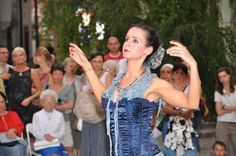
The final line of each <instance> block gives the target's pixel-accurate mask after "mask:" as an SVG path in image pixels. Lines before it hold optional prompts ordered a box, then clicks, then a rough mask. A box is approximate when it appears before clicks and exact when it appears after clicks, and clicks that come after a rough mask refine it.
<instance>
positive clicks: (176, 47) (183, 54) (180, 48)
mask: <svg viewBox="0 0 236 156" xmlns="http://www.w3.org/2000/svg"><path fill="white" fill-rule="evenodd" d="M170 43H171V44H172V45H173V46H172V47H170V48H168V49H167V50H166V52H167V54H169V55H170V56H175V57H180V58H181V59H182V60H183V61H185V62H186V63H187V64H189V65H190V64H191V63H193V62H195V59H194V58H193V56H192V55H191V54H190V52H189V51H188V49H187V48H186V47H185V46H184V45H183V44H181V43H180V42H178V41H173V40H172V41H170Z"/></svg>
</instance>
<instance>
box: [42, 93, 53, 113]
mask: <svg viewBox="0 0 236 156" xmlns="http://www.w3.org/2000/svg"><path fill="white" fill-rule="evenodd" d="M41 103H42V106H43V107H44V109H45V110H46V111H48V112H49V111H52V110H53V108H54V106H55V100H54V99H53V97H52V96H47V97H45V98H44V99H43V100H42V101H41Z"/></svg>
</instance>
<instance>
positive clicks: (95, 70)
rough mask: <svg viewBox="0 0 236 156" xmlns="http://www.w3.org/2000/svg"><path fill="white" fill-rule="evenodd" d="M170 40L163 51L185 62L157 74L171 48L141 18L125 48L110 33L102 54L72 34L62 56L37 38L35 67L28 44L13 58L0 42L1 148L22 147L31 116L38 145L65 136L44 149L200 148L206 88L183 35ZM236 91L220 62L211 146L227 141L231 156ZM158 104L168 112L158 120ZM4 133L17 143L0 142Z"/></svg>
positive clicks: (131, 154)
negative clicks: (87, 50)
mask: <svg viewBox="0 0 236 156" xmlns="http://www.w3.org/2000/svg"><path fill="white" fill-rule="evenodd" d="M170 44H172V46H171V47H170V48H168V49H167V50H166V53H167V54H169V55H170V56H173V57H179V58H180V60H181V62H176V63H172V64H164V65H162V66H161V68H160V78H159V77H158V76H157V75H156V74H153V73H151V71H152V70H151V69H157V67H159V66H160V65H161V60H162V58H163V55H164V52H165V50H164V49H163V48H162V47H161V44H160V41H159V37H158V35H157V33H156V32H155V31H154V29H153V28H151V27H149V26H147V25H145V24H135V25H133V26H131V28H130V29H129V30H128V32H127V34H126V37H125V41H124V44H123V47H122V50H121V49H120V47H121V46H120V42H119V40H118V38H117V37H115V36H111V37H109V38H108V40H107V48H108V50H109V51H108V52H107V53H106V55H103V54H102V53H93V54H92V55H91V56H90V57H88V58H87V57H86V56H85V54H84V53H83V51H82V50H81V49H80V48H79V47H78V46H77V45H76V44H73V43H71V44H70V47H69V56H70V57H68V58H66V59H65V60H64V61H63V62H62V63H59V62H58V61H57V60H56V59H55V58H56V57H55V56H53V55H52V54H50V52H49V51H48V49H47V48H45V47H39V48H38V49H37V50H36V51H35V52H34V54H33V60H34V63H35V64H36V65H37V67H29V66H27V59H26V58H27V56H26V52H25V50H24V48H22V47H16V48H15V49H14V50H13V51H12V53H11V57H12V60H13V65H9V64H7V61H8V58H9V51H8V49H7V47H6V46H0V77H1V79H0V80H1V81H0V86H1V92H0V116H1V118H0V151H1V152H0V156H2V155H12V156H17V155H18V156H25V155H26V152H27V143H26V142H25V141H24V140H25V138H24V136H25V126H26V125H27V124H32V127H31V128H30V133H31V134H32V136H31V141H32V145H34V144H36V143H37V142H40V141H46V142H57V141H59V143H60V144H59V145H57V146H54V147H46V148H45V149H40V150H35V152H36V153H39V154H41V155H43V156H49V155H58V156H80V155H81V156H108V155H114V156H125V155H127V156H138V155H140V156H141V155H142V156H145V155H153V156H154V155H157V156H162V155H165V156H182V155H183V156H194V155H199V152H200V144H199V131H200V124H201V121H202V113H201V110H200V109H201V108H200V107H199V101H200V97H201V96H202V95H201V92H202V91H201V86H200V85H201V82H200V78H199V74H198V69H197V62H196V61H195V59H194V58H193V57H192V55H191V53H190V52H189V51H188V49H187V48H186V47H185V46H184V45H182V44H181V43H179V42H177V41H171V42H170ZM79 69H80V71H79V73H81V74H80V75H77V73H78V70H79ZM235 92H236V91H235V84H234V81H233V75H232V74H231V72H230V70H229V69H228V68H220V69H219V70H218V71H217V73H216V89H215V103H216V104H215V105H216V112H217V115H218V118H217V126H216V129H217V130H216V140H217V141H216V142H215V144H214V145H213V148H212V155H215V156H226V150H228V151H227V152H228V155H229V156H231V155H235V154H236V149H235V148H236V142H235V141H236V138H235V137H236V134H235V133H236V120H235V119H236V105H235V102H236V95H235ZM85 97H86V98H85ZM160 112H161V113H160ZM159 114H162V116H163V119H162V121H161V124H159V125H158V124H156V123H159V122H156V119H157V118H158V116H159ZM155 129H159V131H161V132H162V136H161V140H162V141H161V146H160V145H158V142H157V139H156V138H154V137H153V131H154V130H155ZM4 140H7V141H6V142H8V143H12V145H10V144H2V143H4V142H3V141H4ZM226 147H227V148H226ZM32 149H34V147H32ZM219 153H220V154H219Z"/></svg>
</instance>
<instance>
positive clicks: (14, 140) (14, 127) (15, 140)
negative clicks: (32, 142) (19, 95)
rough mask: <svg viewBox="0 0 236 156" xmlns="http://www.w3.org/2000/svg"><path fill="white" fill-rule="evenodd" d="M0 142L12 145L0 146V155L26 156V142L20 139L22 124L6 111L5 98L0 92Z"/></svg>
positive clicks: (13, 113)
mask: <svg viewBox="0 0 236 156" xmlns="http://www.w3.org/2000/svg"><path fill="white" fill-rule="evenodd" d="M0 116H1V118H0V142H1V143H6V142H10V144H12V145H11V146H9V145H3V144H0V151H1V152H0V153H1V154H0V155H4V156H26V155H27V151H26V142H25V141H24V140H23V139H22V138H20V137H21V133H22V131H23V129H24V125H23V122H22V121H21V119H20V118H19V116H18V115H17V113H16V112H13V111H7V110H6V96H5V95H4V94H3V93H2V92H0Z"/></svg>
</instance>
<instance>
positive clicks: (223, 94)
mask: <svg viewBox="0 0 236 156" xmlns="http://www.w3.org/2000/svg"><path fill="white" fill-rule="evenodd" d="M214 101H215V107H216V113H217V115H218V116H217V124H216V140H218V141H222V142H224V143H225V144H226V146H227V147H228V148H229V150H228V152H229V155H236V90H235V83H234V78H233V75H232V74H231V72H230V70H229V68H226V67H223V68H220V69H218V71H217V73H216V85H215V99H214ZM231 145H232V146H231ZM231 147H232V149H231Z"/></svg>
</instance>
